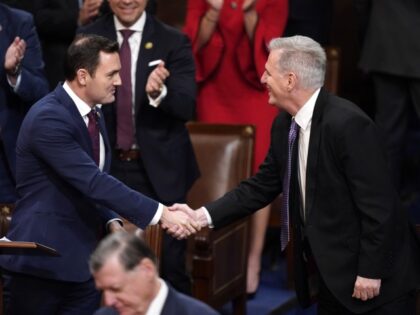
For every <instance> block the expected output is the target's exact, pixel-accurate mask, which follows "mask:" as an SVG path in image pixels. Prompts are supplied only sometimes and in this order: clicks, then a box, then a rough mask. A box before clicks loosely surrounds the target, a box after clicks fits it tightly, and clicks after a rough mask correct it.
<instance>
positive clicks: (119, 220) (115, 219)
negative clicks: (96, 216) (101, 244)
mask: <svg viewBox="0 0 420 315" xmlns="http://www.w3.org/2000/svg"><path fill="white" fill-rule="evenodd" d="M114 221H117V222H118V223H119V224H121V226H124V223H123V221H122V220H121V219H120V218H114V219H111V220H109V221H108V222H107V223H106V229H107V231H109V228H108V227H109V225H110V224H111V222H114Z"/></svg>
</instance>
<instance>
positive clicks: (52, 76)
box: [3, 0, 106, 89]
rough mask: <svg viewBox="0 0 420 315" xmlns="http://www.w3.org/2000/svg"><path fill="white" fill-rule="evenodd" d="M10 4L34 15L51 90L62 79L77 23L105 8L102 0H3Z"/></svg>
mask: <svg viewBox="0 0 420 315" xmlns="http://www.w3.org/2000/svg"><path fill="white" fill-rule="evenodd" d="M3 2H5V3H7V4H8V5H10V6H13V7H15V8H18V9H21V10H25V11H28V12H30V13H32V15H33V16H34V21H35V26H36V29H37V32H38V35H39V38H40V41H41V45H42V53H43V56H44V61H45V72H46V76H47V79H48V83H49V87H50V89H54V88H55V87H56V86H57V84H58V83H59V82H62V81H63V80H64V59H65V56H66V51H67V48H68V47H69V45H70V43H71V42H72V41H73V39H74V36H75V35H76V29H77V27H78V26H79V25H86V24H88V23H90V22H92V21H93V20H94V19H95V18H96V17H98V16H99V15H101V14H103V12H105V11H106V1H103V0H85V1H81V0H67V1H62V0H32V1H23V0H3Z"/></svg>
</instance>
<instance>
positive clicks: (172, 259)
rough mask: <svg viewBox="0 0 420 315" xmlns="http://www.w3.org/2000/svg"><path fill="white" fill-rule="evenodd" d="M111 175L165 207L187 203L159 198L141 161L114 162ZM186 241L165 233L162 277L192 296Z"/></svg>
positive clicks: (161, 268)
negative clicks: (187, 265)
mask: <svg viewBox="0 0 420 315" xmlns="http://www.w3.org/2000/svg"><path fill="white" fill-rule="evenodd" d="M111 174H112V175H113V176H115V177H116V178H118V179H119V180H121V181H122V182H123V183H125V184H126V185H128V186H129V187H130V188H132V189H134V190H136V191H139V192H141V193H142V194H144V195H146V196H148V197H150V198H153V199H155V200H157V201H160V202H161V203H163V204H164V205H172V204H174V203H185V197H184V198H183V199H180V200H162V199H161V198H159V196H157V194H156V192H155V190H154V189H153V186H152V184H151V183H150V180H149V178H148V176H147V173H146V170H145V167H144V164H143V162H142V160H141V159H139V160H135V161H130V162H127V161H121V160H119V159H118V158H114V159H113V160H112V167H111ZM186 248H187V241H186V240H177V239H175V238H173V237H171V236H169V235H168V234H166V233H164V237H163V244H162V256H161V257H162V259H161V266H160V276H161V277H162V278H163V279H165V280H166V281H168V282H169V283H170V284H171V285H172V286H173V287H174V288H175V289H176V290H177V291H179V292H182V293H184V294H187V295H191V280H190V277H189V276H188V274H187V271H186V256H185V253H186Z"/></svg>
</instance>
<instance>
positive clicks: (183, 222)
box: [160, 203, 209, 239]
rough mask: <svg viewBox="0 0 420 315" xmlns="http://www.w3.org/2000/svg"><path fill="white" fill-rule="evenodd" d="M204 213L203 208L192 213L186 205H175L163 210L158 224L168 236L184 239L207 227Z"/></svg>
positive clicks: (207, 223)
mask: <svg viewBox="0 0 420 315" xmlns="http://www.w3.org/2000/svg"><path fill="white" fill-rule="evenodd" d="M205 212H206V210H205V209H204V208H203V207H201V208H199V209H197V210H195V211H194V210H193V209H191V208H190V207H189V206H188V205H186V204H179V203H175V204H174V205H172V206H170V207H164V208H163V213H162V217H161V219H160V224H161V226H162V228H163V229H165V230H166V232H167V233H168V234H170V235H172V236H173V237H175V238H177V239H184V238H187V237H188V236H190V235H191V234H194V233H197V232H198V231H200V230H201V228H202V227H205V226H207V225H209V222H208V220H207V216H206V213H205Z"/></svg>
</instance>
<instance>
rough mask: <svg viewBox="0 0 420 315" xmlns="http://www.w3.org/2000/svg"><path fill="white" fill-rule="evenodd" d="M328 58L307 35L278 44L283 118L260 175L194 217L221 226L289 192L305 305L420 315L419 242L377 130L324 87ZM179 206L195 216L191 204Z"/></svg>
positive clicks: (272, 94)
mask: <svg viewBox="0 0 420 315" xmlns="http://www.w3.org/2000/svg"><path fill="white" fill-rule="evenodd" d="M325 68H326V56H325V51H324V50H323V49H322V47H321V46H320V45H319V44H318V43H317V42H315V41H314V40H312V39H310V38H309V37H304V36H293V37H283V38H276V39H274V40H273V41H272V42H271V43H270V55H269V57H268V60H267V63H266V65H265V72H264V74H263V76H262V78H261V82H262V83H263V84H265V85H266V87H267V90H268V91H269V103H270V104H273V105H275V106H277V107H279V108H281V109H282V110H283V111H282V112H281V113H280V114H279V115H278V116H277V117H276V119H275V121H274V123H273V126H272V131H271V146H270V149H269V151H268V154H267V156H266V158H265V161H264V163H263V164H262V165H261V168H260V170H259V171H258V173H257V174H256V175H255V176H253V177H251V178H249V179H248V180H246V181H243V182H242V183H241V184H240V185H239V186H238V187H236V188H235V189H233V190H232V191H231V192H229V193H227V194H226V195H224V196H223V197H222V198H220V199H218V200H215V201H213V202H210V203H209V204H207V205H205V207H201V208H200V209H198V210H197V211H196V212H195V215H196V220H198V221H199V223H200V224H201V225H202V226H207V225H210V226H214V227H215V228H219V227H222V226H224V225H226V224H229V223H230V222H232V221H235V220H237V219H240V218H243V217H245V216H247V215H250V214H252V213H254V212H255V211H257V210H258V209H260V208H261V207H263V206H265V205H267V204H268V203H270V202H271V201H272V200H273V199H274V198H275V197H276V195H278V194H279V193H280V192H281V191H282V192H283V197H284V203H283V206H284V207H283V210H284V212H283V213H282V220H283V222H282V224H283V226H282V227H284V229H282V234H281V239H280V241H281V246H282V248H285V247H286V246H287V245H288V244H289V241H290V239H292V240H293V243H292V245H293V248H292V251H293V261H292V264H293V270H294V279H295V289H296V293H297V297H298V300H299V302H300V304H301V305H302V306H304V307H306V306H309V305H310V303H311V302H312V301H313V300H312V297H313V295H315V294H316V300H317V302H318V306H317V307H318V314H319V315H337V314H340V315H352V314H366V315H384V314H390V315H391V314H392V315H398V314H405V315H415V313H416V310H415V308H416V290H417V288H418V287H419V285H420V268H419V266H420V242H419V239H418V238H417V237H416V234H415V232H414V229H413V227H412V226H411V225H410V223H409V220H408V215H407V212H406V211H404V209H403V207H402V205H401V202H400V200H399V197H398V194H397V192H396V190H395V187H394V185H393V182H392V179H391V174H390V172H389V169H388V166H387V163H386V158H385V150H384V147H383V143H382V142H381V138H380V135H379V131H378V128H377V127H376V125H375V124H374V123H373V121H372V120H371V119H370V118H369V117H368V116H367V115H366V114H365V113H364V112H363V111H362V110H361V109H360V108H359V107H358V106H357V105H355V104H353V103H351V102H349V101H347V100H345V99H342V98H340V97H337V96H334V95H332V94H329V93H328V92H327V91H326V90H325V89H324V88H323V87H322V86H323V83H324V79H325ZM171 209H174V210H184V211H186V212H189V213H191V215H194V212H192V211H191V209H189V208H188V206H186V205H175V206H174V207H172V208H171Z"/></svg>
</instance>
